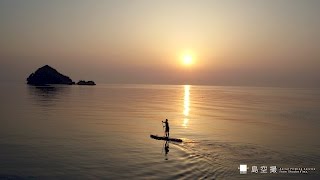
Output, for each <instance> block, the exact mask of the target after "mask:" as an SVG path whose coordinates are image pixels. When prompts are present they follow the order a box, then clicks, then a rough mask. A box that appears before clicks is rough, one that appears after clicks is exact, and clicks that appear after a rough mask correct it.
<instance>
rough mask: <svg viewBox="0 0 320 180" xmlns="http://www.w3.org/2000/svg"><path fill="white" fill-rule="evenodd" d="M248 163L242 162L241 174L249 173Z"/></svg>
mask: <svg viewBox="0 0 320 180" xmlns="http://www.w3.org/2000/svg"><path fill="white" fill-rule="evenodd" d="M247 169H248V167H247V165H246V164H240V166H239V170H240V174H247Z"/></svg>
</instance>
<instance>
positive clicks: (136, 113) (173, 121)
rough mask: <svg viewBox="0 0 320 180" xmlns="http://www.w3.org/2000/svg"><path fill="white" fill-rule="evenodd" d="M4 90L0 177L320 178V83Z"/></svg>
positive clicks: (23, 87) (16, 85) (9, 86)
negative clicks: (319, 85) (166, 127)
mask: <svg viewBox="0 0 320 180" xmlns="http://www.w3.org/2000/svg"><path fill="white" fill-rule="evenodd" d="M0 88H1V93H0V98H1V101H0V112H1V114H0V179H10V180H15V179H161V180H163V179H221V180H225V179H320V140H319V138H320V89H316V88H315V89H308V88H273V87H239V86H235V87H233V86H196V85H143V84H138V85H137V84H98V85H96V86H76V85H73V86H63V85H59V86H58V85H55V86H49V87H45V86H43V87H35V86H29V85H26V84H24V83H7V84H6V83H4V84H1V85H0ZM165 119H168V121H169V126H170V137H172V138H179V139H182V140H183V142H181V143H179V142H171V141H169V142H166V141H163V140H155V139H152V138H150V135H151V134H153V135H158V136H163V135H164V128H163V123H162V121H164V120H165Z"/></svg>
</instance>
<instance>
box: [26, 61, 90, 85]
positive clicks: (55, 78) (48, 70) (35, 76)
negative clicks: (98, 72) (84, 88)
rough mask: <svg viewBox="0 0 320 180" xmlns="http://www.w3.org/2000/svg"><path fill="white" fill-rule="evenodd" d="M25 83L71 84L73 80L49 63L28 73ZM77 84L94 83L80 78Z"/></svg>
mask: <svg viewBox="0 0 320 180" xmlns="http://www.w3.org/2000/svg"><path fill="white" fill-rule="evenodd" d="M27 84H29V85H34V86H44V85H49V84H65V85H73V84H75V82H74V81H72V79H70V78H69V77H68V76H66V75H63V74H61V73H59V72H58V71H57V70H56V69H54V68H52V67H50V66H49V65H45V66H43V67H41V68H39V69H37V70H36V71H35V72H34V73H31V74H30V75H29V77H28V78H27ZM77 85H96V83H95V82H93V81H83V80H81V81H79V82H78V83H77Z"/></svg>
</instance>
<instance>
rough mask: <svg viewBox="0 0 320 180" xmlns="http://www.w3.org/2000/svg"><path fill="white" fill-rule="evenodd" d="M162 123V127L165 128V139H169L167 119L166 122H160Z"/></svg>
mask: <svg viewBox="0 0 320 180" xmlns="http://www.w3.org/2000/svg"><path fill="white" fill-rule="evenodd" d="M162 123H163V127H164V128H165V134H166V137H168V138H169V130H170V128H169V122H168V119H166V121H162Z"/></svg>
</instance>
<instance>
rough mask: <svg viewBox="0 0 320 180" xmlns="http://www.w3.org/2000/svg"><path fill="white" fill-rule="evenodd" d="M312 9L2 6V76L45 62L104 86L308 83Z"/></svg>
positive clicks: (318, 25) (315, 65)
mask: <svg viewBox="0 0 320 180" xmlns="http://www.w3.org/2000/svg"><path fill="white" fill-rule="evenodd" d="M319 8H320V2H319V1H312V0H310V1H299V0H283V1H277V0H270V1H260V0H243V1H237V0H233V1H232V0H227V1H222V0H220V1H213V0H208V1H206V0H199V1H182V0H175V1H169V0H168V1H148V0H145V1H142V0H137V1H130V0H127V1H124V0H119V1H41V0H38V1H37V0H30V1H16V0H4V1H1V2H0V13H1V16H0V22H1V28H0V35H1V41H0V58H1V62H3V63H2V67H1V69H0V70H1V74H0V75H1V78H0V80H17V81H19V80H24V79H25V78H26V76H27V75H28V74H29V73H31V72H32V71H34V70H35V69H36V68H38V67H40V66H42V65H45V64H49V65H52V66H53V67H55V68H57V69H58V70H59V71H61V72H62V73H65V74H67V75H69V76H71V78H73V79H74V80H78V79H93V80H96V81H98V82H103V83H163V84H213V85H258V86H282V85H284V86H310V85H311V86H312V85H314V84H320V83H317V82H319V77H320V74H319V72H320V62H319V61H320V60H319V58H320V35H319V32H320V21H319V17H320V11H319ZM186 52H188V53H186ZM183 54H192V58H193V64H192V65H190V66H188V67H186V66H184V65H183V64H182V63H181V56H183ZM12 72H16V73H15V75H13V76H12V75H9V74H10V73H12Z"/></svg>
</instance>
